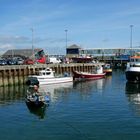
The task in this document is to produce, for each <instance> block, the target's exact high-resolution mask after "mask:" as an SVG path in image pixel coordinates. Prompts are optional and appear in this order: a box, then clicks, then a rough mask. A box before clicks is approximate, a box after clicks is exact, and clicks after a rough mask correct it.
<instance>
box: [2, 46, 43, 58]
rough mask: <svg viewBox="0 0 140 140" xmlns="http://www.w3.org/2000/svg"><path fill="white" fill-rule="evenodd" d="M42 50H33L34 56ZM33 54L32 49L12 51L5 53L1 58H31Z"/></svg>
mask: <svg viewBox="0 0 140 140" xmlns="http://www.w3.org/2000/svg"><path fill="white" fill-rule="evenodd" d="M40 50H42V49H41V48H38V49H34V54H35V53H37V52H38V51H40ZM32 54H33V51H32V49H13V50H8V51H6V52H5V53H4V54H3V55H2V56H3V57H7V56H21V57H31V56H32Z"/></svg>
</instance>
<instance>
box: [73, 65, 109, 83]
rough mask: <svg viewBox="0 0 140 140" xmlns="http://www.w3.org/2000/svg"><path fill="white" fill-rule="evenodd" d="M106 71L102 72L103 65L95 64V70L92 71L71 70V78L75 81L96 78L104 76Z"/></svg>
mask: <svg viewBox="0 0 140 140" xmlns="http://www.w3.org/2000/svg"><path fill="white" fill-rule="evenodd" d="M105 74H106V73H103V67H102V66H97V67H96V71H93V72H78V71H73V79H74V80H75V81H84V80H96V79H101V78H104V77H105Z"/></svg>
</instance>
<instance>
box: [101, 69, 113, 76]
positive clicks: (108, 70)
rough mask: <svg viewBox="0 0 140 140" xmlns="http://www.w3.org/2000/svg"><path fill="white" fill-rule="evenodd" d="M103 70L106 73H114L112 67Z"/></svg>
mask: <svg viewBox="0 0 140 140" xmlns="http://www.w3.org/2000/svg"><path fill="white" fill-rule="evenodd" d="M103 72H104V73H106V75H110V74H112V69H105V70H103Z"/></svg>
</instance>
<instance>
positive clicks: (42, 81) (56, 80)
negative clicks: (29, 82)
mask: <svg viewBox="0 0 140 140" xmlns="http://www.w3.org/2000/svg"><path fill="white" fill-rule="evenodd" d="M38 81H39V84H40V85H49V84H58V83H67V82H72V81H73V77H62V78H47V79H45V78H44V79H43V78H38Z"/></svg>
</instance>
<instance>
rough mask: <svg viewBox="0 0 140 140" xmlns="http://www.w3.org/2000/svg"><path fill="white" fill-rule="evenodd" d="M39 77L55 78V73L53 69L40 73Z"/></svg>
mask: <svg viewBox="0 0 140 140" xmlns="http://www.w3.org/2000/svg"><path fill="white" fill-rule="evenodd" d="M39 76H45V77H46V76H47V77H54V71H53V70H52V69H51V68H47V69H45V70H41V71H39Z"/></svg>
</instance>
